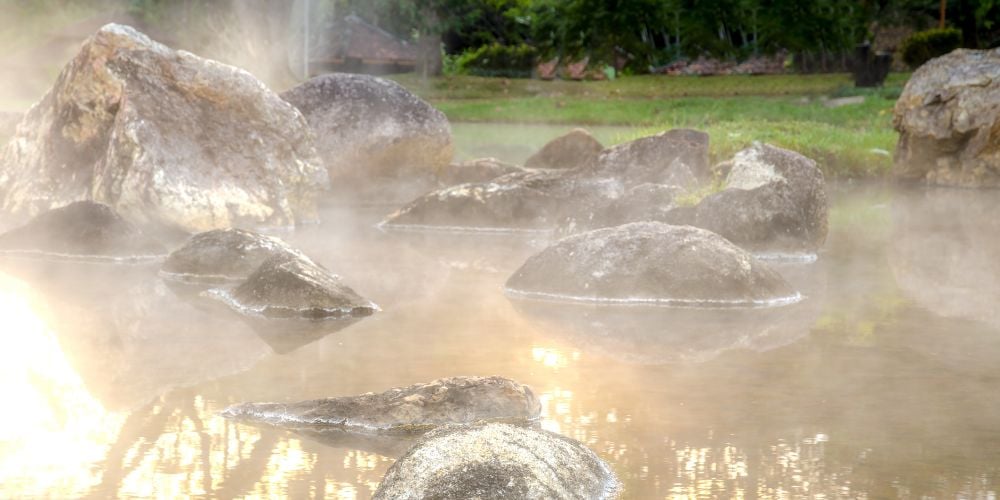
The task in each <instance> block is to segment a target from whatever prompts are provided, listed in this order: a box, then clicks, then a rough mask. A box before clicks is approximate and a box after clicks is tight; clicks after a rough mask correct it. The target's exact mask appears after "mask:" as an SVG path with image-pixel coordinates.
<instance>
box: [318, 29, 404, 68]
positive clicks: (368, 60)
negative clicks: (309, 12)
mask: <svg viewBox="0 0 1000 500" xmlns="http://www.w3.org/2000/svg"><path fill="white" fill-rule="evenodd" d="M320 36H321V39H320V42H319V45H318V46H317V47H316V48H315V49H314V50H313V51H312V54H311V57H310V58H309V73H310V75H309V76H314V75H319V74H323V73H329V72H331V71H338V72H344V73H367V74H373V75H386V74H392V73H406V72H409V71H413V70H414V69H415V68H416V66H417V48H416V47H415V46H413V45H410V44H408V43H406V42H405V41H403V40H400V39H399V38H397V37H395V36H394V35H392V34H391V33H389V32H388V31H385V30H383V29H381V28H379V27H377V26H374V25H372V24H369V23H367V22H365V21H364V20H363V19H361V18H360V17H358V16H355V15H350V16H346V17H343V18H341V19H338V20H336V21H334V22H333V23H330V25H328V27H327V28H326V29H325V30H324V32H323V33H322V35H320Z"/></svg>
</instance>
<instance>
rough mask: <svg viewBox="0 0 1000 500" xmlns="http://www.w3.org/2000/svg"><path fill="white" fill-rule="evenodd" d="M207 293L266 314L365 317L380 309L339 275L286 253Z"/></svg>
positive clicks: (240, 308)
mask: <svg viewBox="0 0 1000 500" xmlns="http://www.w3.org/2000/svg"><path fill="white" fill-rule="evenodd" d="M207 293H208V294H209V296H212V297H215V298H218V299H220V300H223V301H224V302H226V303H228V304H229V305H230V306H232V307H233V308H234V309H236V310H237V311H239V312H242V313H245V314H251V315H254V316H262V317H267V318H306V319H319V318H348V317H363V316H369V315H371V314H374V313H375V311H377V310H378V306H376V305H375V304H374V303H373V302H371V301H369V300H367V299H365V298H363V297H361V296H360V295H358V294H357V293H356V292H355V291H354V290H352V289H350V288H349V287H348V286H347V285H345V284H344V283H343V282H342V281H341V280H340V277H339V276H337V275H335V274H333V273H331V272H330V271H327V270H326V269H325V268H323V267H322V266H320V265H318V264H316V263H314V262H313V261H311V260H309V259H308V258H304V257H301V256H296V255H288V254H284V253H279V254H276V255H273V256H271V257H269V258H268V259H267V260H265V261H264V263H263V264H261V265H260V267H259V268H257V270H256V271H254V272H253V274H251V275H250V276H249V277H248V278H247V279H246V281H244V282H243V283H241V284H240V285H239V286H237V287H235V288H233V289H213V290H209V291H208V292H207Z"/></svg>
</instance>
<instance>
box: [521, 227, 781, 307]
mask: <svg viewBox="0 0 1000 500" xmlns="http://www.w3.org/2000/svg"><path fill="white" fill-rule="evenodd" d="M506 286H507V290H508V292H510V293H512V294H513V295H515V296H520V297H526V298H539V299H557V300H566V301H581V302H598V303H642V304H664V305H691V306H712V307H718V306H734V307H738V306H763V305H778V304H787V303H792V302H796V301H798V300H799V298H800V295H799V294H798V293H797V292H796V291H795V290H793V289H792V287H791V286H790V285H789V284H788V283H787V282H785V280H784V279H783V278H782V277H781V276H780V275H778V273H776V272H774V271H773V270H771V268H770V267H768V266H767V265H766V264H764V263H762V262H760V261H758V260H757V259H756V258H754V257H753V255H751V254H749V253H748V252H746V251H745V250H743V249H741V248H739V247H737V246H736V245H733V244H732V243H730V242H729V241H727V240H726V239H725V238H722V237H721V236H719V235H717V234H714V233H712V232H710V231H706V230H704V229H699V228H694V227H690V226H672V225H668V224H663V223H660V222H635V223H631V224H625V225H622V226H618V227H614V228H607V229H597V230H594V231H590V232H586V233H581V234H578V235H574V236H570V237H567V238H563V239H562V240H559V241H558V242H556V243H555V244H553V245H552V246H550V247H548V248H546V249H545V250H543V251H541V252H540V253H538V254H535V255H534V256H532V257H530V258H529V259H528V260H527V261H526V262H525V263H524V265H522V266H521V268H520V269H518V270H517V271H516V272H515V273H514V274H513V275H512V276H511V277H510V279H508V280H507V285H506Z"/></svg>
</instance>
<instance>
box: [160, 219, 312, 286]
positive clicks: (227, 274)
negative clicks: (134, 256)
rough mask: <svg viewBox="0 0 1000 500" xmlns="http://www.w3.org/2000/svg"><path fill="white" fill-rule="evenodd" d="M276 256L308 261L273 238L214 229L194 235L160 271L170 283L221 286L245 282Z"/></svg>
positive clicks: (250, 232) (169, 258) (233, 230)
mask: <svg viewBox="0 0 1000 500" xmlns="http://www.w3.org/2000/svg"><path fill="white" fill-rule="evenodd" d="M275 255H287V256H289V257H296V258H302V259H304V258H306V257H305V256H304V255H303V254H302V253H301V252H299V251H298V250H296V249H294V248H292V247H291V246H290V245H289V244H288V243H285V242H284V241H282V240H280V239H278V238H275V237H273V236H265V235H263V234H259V233H255V232H252V231H245V230H242V229H214V230H212V231H206V232H204V233H198V234H196V235H194V236H192V237H191V238H190V239H189V240H188V241H187V243H185V244H184V246H182V247H181V248H178V249H177V250H174V251H173V252H171V253H170V255H169V256H168V257H167V260H166V261H164V263H163V267H161V268H160V275H161V276H162V277H164V278H166V279H169V280H175V281H182V282H192V283H201V284H219V283H228V282H234V281H241V280H244V279H246V278H247V277H248V276H250V274H252V273H253V272H254V271H256V270H257V268H259V267H260V265H261V264H263V263H264V261H265V260H267V259H268V258H270V257H274V256H275Z"/></svg>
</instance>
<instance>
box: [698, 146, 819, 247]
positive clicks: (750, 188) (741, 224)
mask: <svg viewBox="0 0 1000 500" xmlns="http://www.w3.org/2000/svg"><path fill="white" fill-rule="evenodd" d="M691 215H692V216H691V217H690V218H688V220H683V222H684V223H688V224H691V225H694V226H697V227H701V228H705V229H708V230H710V231H712V232H715V233H718V234H719V235H721V236H723V237H725V238H726V239H728V240H729V241H731V242H733V243H735V244H737V245H740V246H742V247H744V248H747V249H750V250H753V251H756V252H764V253H769V252H779V253H781V252H786V253H812V252H815V251H816V250H818V249H819V248H820V247H822V245H823V243H824V242H825V241H826V233H827V199H826V182H825V181H824V179H823V172H822V171H821V170H820V169H819V167H818V166H817V165H816V162H815V161H813V160H811V159H809V158H806V157H805V156H802V155H801V154H799V153H796V152H794V151H789V150H787V149H781V148H777V147H774V146H771V145H768V144H759V143H758V144H754V145H753V146H751V147H749V148H747V149H744V150H742V151H740V152H738V153H736V155H735V156H734V158H733V161H732V169H731V170H730V172H729V175H728V177H727V178H726V182H725V189H723V190H722V191H720V192H718V193H714V194H711V195H709V196H706V197H705V198H704V199H702V200H701V201H700V202H699V203H698V205H697V207H696V208H695V210H694V213H693V214H691ZM682 219H683V218H682Z"/></svg>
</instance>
